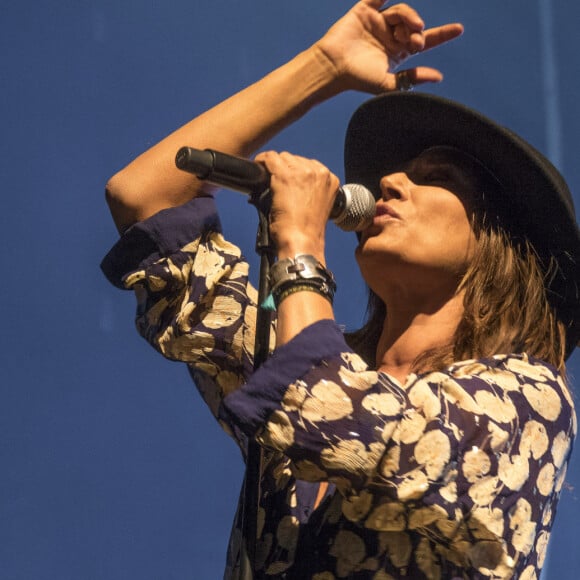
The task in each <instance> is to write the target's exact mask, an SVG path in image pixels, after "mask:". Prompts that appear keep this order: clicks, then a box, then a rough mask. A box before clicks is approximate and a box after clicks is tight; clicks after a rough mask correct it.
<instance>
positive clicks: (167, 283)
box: [102, 198, 576, 580]
mask: <svg viewBox="0 0 580 580" xmlns="http://www.w3.org/2000/svg"><path fill="white" fill-rule="evenodd" d="M102 267H103V270H104V272H105V274H106V275H107V277H108V278H109V280H111V282H113V283H114V284H115V285H117V286H118V287H120V288H127V289H133V290H134V291H135V293H136V295H137V301H138V307H137V328H138V331H139V332H140V334H141V335H142V336H143V337H144V338H145V339H146V340H147V341H149V342H150V343H151V345H152V346H153V347H154V348H156V349H157V350H158V351H159V352H160V353H161V354H163V355H164V356H165V357H167V358H169V359H173V360H177V361H183V362H185V363H187V365H188V368H189V371H190V373H191V375H192V377H193V379H194V381H195V383H196V385H197V387H198V389H199V391H200V392H201V394H202V396H203V398H204V400H205V401H206V403H207V405H208V406H209V408H210V410H211V412H212V413H213V414H214V415H215V416H216V418H217V419H218V420H219V422H220V423H221V425H222V426H223V428H224V429H225V430H226V432H227V433H228V434H230V435H231V436H232V437H233V438H234V439H235V440H236V441H237V443H238V444H239V445H240V447H241V449H242V452H243V451H244V449H245V447H246V442H247V438H250V437H252V438H255V439H256V440H257V441H258V442H259V443H260V444H261V445H262V446H263V447H264V448H265V450H266V455H265V460H264V462H263V469H262V474H261V478H262V485H261V497H260V508H259V521H258V534H259V540H258V545H257V572H256V578H264V579H265V578H288V579H290V578H295V579H300V580H303V579H312V580H334V579H338V578H351V579H373V580H387V579H391V578H405V577H407V578H429V579H439V578H442V579H447V578H521V579H526V580H530V579H534V578H538V577H539V573H540V570H541V568H542V565H543V563H544V558H545V554H546V547H547V544H548V540H549V537H550V529H551V526H552V523H553V520H554V516H555V511H556V504H557V502H558V498H559V494H560V490H561V488H562V484H563V481H564V478H565V475H566V467H567V464H568V458H569V454H570V451H571V447H572V440H573V438H574V435H575V433H576V417H575V413H574V409H573V402H572V399H571V397H570V394H569V391H568V389H567V387H566V385H565V382H564V381H563V379H562V377H561V376H559V374H558V372H557V371H556V370H555V369H554V368H552V367H551V366H550V365H548V364H546V363H544V362H542V361H540V360H535V359H533V358H532V357H529V356H527V355H525V354H509V355H501V356H499V355H498V356H493V357H490V358H488V359H482V360H470V361H462V362H458V363H457V364H454V365H453V366H451V367H449V368H448V369H446V370H445V371H437V372H429V373H426V374H422V375H415V374H412V375H410V376H409V377H408V378H407V380H406V382H405V384H400V383H399V382H397V381H396V380H395V379H393V378H392V377H390V376H389V375H388V374H386V373H382V372H377V371H375V370H373V369H371V368H368V367H367V365H366V364H365V363H364V362H363V361H362V359H361V358H360V357H359V356H358V355H357V354H355V353H354V352H353V351H352V350H351V349H350V348H349V347H348V346H347V344H346V343H345V341H344V339H343V336H342V333H341V331H340V329H339V328H338V327H337V325H336V324H335V323H334V322H331V321H328V320H326V321H321V322H318V323H316V324H313V325H311V326H310V327H308V328H306V329H305V330H304V331H302V332H301V333H300V334H299V335H298V336H297V337H295V338H294V339H293V340H292V341H290V342H289V343H288V344H286V345H284V346H282V347H281V348H278V349H276V350H275V351H274V352H273V354H272V356H271V357H270V358H269V359H268V360H267V361H266V363H265V364H264V365H262V367H260V369H258V370H257V371H256V372H253V370H252V359H253V344H254V327H255V319H256V311H257V305H256V298H257V294H256V291H255V289H254V288H253V287H252V286H251V285H250V283H249V281H248V264H247V262H246V261H245V260H244V259H243V257H242V256H241V254H240V251H239V249H238V248H237V247H235V246H234V245H232V244H230V243H228V242H227V241H226V240H225V239H224V238H223V236H222V234H221V232H220V225H219V220H218V218H217V214H216V211H215V207H214V204H213V200H212V199H211V198H199V199H195V200H193V201H191V202H189V203H188V204H185V205H183V206H181V207H178V208H172V209H168V210H164V211H162V212H160V213H159V214H157V215H155V216H153V217H152V218H150V219H148V220H146V221H144V222H142V223H139V224H136V225H134V226H133V227H132V228H131V229H130V230H128V231H127V232H126V233H125V234H124V236H123V237H122V238H121V239H120V240H119V242H118V243H117V244H116V245H115V247H114V248H113V249H112V250H111V252H109V254H108V255H107V257H106V258H105V260H104V261H103V264H102ZM319 482H328V483H329V485H328V487H327V490H326V493H325V496H324V497H323V499H322V501H321V502H320V504H319V505H318V506H317V507H316V509H314V507H315V500H316V497H317V494H318V492H319ZM239 535H240V534H239V529H238V528H237V524H236V526H234V532H233V534H232V538H231V541H230V548H229V552H228V564H227V570H226V577H229V575H230V574H231V572H232V569H233V568H234V567H235V563H236V558H237V549H238V545H239Z"/></svg>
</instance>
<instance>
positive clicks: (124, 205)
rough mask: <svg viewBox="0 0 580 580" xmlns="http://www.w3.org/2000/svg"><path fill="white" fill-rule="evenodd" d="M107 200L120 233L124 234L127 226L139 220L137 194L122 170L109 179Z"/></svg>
mask: <svg viewBox="0 0 580 580" xmlns="http://www.w3.org/2000/svg"><path fill="white" fill-rule="evenodd" d="M105 200H106V202H107V205H108V206H109V211H110V212H111V217H112V218H113V221H114V222H115V225H116V226H117V229H118V230H119V233H121V234H122V233H123V232H124V231H125V230H126V229H127V228H129V227H130V226H132V225H133V224H134V223H135V222H137V221H139V216H138V211H137V209H138V206H137V203H136V195H135V194H134V193H132V192H131V187H130V184H128V183H127V181H126V179H125V178H124V177H123V173H122V172H120V173H117V174H116V175H114V176H113V177H111V178H110V179H109V181H107V184H106V186H105Z"/></svg>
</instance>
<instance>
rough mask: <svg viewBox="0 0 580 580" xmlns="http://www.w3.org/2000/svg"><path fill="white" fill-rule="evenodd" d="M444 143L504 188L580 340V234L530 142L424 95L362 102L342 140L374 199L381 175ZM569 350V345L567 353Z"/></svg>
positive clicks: (355, 175) (562, 188) (351, 166)
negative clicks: (552, 272) (553, 268)
mask: <svg viewBox="0 0 580 580" xmlns="http://www.w3.org/2000/svg"><path fill="white" fill-rule="evenodd" d="M434 146H449V147H455V148H457V149H460V150H461V151H463V152H465V153H467V154H469V155H471V156H472V157H475V158H476V159H477V160H478V161H479V162H480V163H482V164H483V165H484V166H485V167H486V168H487V169H488V170H489V171H490V172H491V173H492V174H493V175H494V176H495V177H496V179H497V180H498V181H499V182H500V183H501V184H502V186H503V191H504V192H505V199H503V200H499V202H498V203H500V204H502V203H505V206H506V207H509V213H510V215H513V220H512V221H513V224H514V228H517V230H518V235H520V234H521V233H522V232H523V233H524V235H525V236H526V237H527V238H528V239H529V240H530V242H531V243H532V245H533V246H534V248H535V250H536V252H537V253H538V255H539V256H540V258H541V260H542V262H543V263H544V264H548V263H549V261H550V258H551V257H554V258H555V259H556V260H557V262H558V265H559V269H560V271H559V273H558V275H557V276H556V277H555V279H554V280H553V281H552V283H551V284H549V287H548V290H549V294H550V295H551V298H552V299H553V300H552V301H553V304H554V306H555V307H556V311H557V315H558V316H559V318H560V319H561V320H563V321H564V323H565V324H566V325H567V326H568V327H569V331H568V341H569V344H572V343H573V344H574V345H575V344H577V343H578V340H579V339H580V266H579V262H580V233H579V230H578V225H577V223H576V215H575V210H574V203H573V201H572V195H571V194H570V191H569V189H568V187H567V185H566V182H565V181H564V179H563V178H562V176H561V175H560V173H559V172H558V171H557V170H556V168H555V167H554V166H553V165H552V164H551V163H550V162H549V161H548V160H547V159H546V158H545V157H544V156H543V155H542V154H541V153H540V152H538V151H537V150H536V149H535V148H533V147H532V146H531V145H530V144H529V143H527V142H526V141H524V140H523V139H521V138H520V137H519V136H517V135H516V134H515V133H513V132H512V131H510V130H508V129H506V128H505V127H502V126H500V125H498V124H497V123H495V122H494V121H492V120H490V119H488V118H487V117H485V116H483V115H481V114H480V113H478V112H477V111H474V110H473V109H470V108H469V107H466V106H464V105H462V104H460V103H456V102H454V101H451V100H448V99H444V98H442V97H438V96H434V95H429V94H423V93H395V92H393V93H388V94H385V95H381V96H379V97H375V98H373V99H370V100H369V101H366V102H365V103H363V104H362V105H361V106H360V107H359V108H358V109H357V110H356V112H355V113H354V115H353V116H352V118H351V120H350V123H349V126H348V130H347V135H346V141H345V176H346V180H347V182H351V183H362V184H363V185H365V186H366V187H368V188H369V189H370V190H371V191H373V192H374V193H375V195H378V194H379V180H380V178H381V177H382V176H384V175H388V174H389V173H393V172H395V171H398V170H400V169H401V168H402V167H403V165H404V164H405V163H407V162H408V161H410V160H411V159H413V158H414V157H416V156H417V155H419V154H420V153H421V152H422V151H424V150H425V149H428V148H430V147H434ZM568 350H569V351H571V348H569V349H568Z"/></svg>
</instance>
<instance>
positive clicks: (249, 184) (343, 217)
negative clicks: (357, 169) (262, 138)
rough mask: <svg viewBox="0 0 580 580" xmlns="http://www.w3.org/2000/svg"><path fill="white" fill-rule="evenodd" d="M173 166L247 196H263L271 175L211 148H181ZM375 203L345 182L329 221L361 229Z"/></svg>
mask: <svg viewBox="0 0 580 580" xmlns="http://www.w3.org/2000/svg"><path fill="white" fill-rule="evenodd" d="M175 165H176V166H177V167H178V168H179V169H182V170H183V171H187V172H188V173H193V174H194V175H196V176H197V177H198V178H199V179H203V180H206V181H210V182H211V183H214V184H215V185H220V186H222V187H225V188H227V189H233V190H234V191H239V192H241V193H246V194H248V195H252V194H259V193H263V192H264V191H266V189H268V187H269V186H270V173H269V172H268V170H267V169H266V168H265V167H264V166H263V165H262V164H261V163H257V162H255V161H250V160H249V159H243V158H242V157H235V156H234V155H228V154H226V153H220V152H219V151H214V150H212V149H204V150H201V149H193V148H192V147H182V148H181V149H180V150H179V151H178V152H177V155H176V156H175ZM375 203H376V201H375V198H374V196H373V194H372V193H371V192H370V191H369V190H368V189H367V188H366V187H365V186H364V185H360V184H358V183H347V184H346V185H343V186H342V187H340V188H339V189H338V191H337V193H336V198H335V200H334V205H333V207H332V211H331V212H330V219H332V220H333V221H334V223H335V224H336V225H337V226H338V227H339V228H341V229H342V230H344V231H346V232H358V231H361V230H364V229H365V228H366V227H367V226H369V225H370V223H371V222H372V220H373V218H374V216H375Z"/></svg>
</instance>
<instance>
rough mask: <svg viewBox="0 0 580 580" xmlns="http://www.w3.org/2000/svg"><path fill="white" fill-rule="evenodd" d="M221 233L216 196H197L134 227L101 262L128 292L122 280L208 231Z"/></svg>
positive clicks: (109, 274) (116, 281)
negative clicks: (214, 197) (129, 273)
mask: <svg viewBox="0 0 580 580" xmlns="http://www.w3.org/2000/svg"><path fill="white" fill-rule="evenodd" d="M210 230H211V231H214V232H216V231H217V232H221V224H220V221H219V217H218V214H217V210H216V206H215V201H214V199H213V197H197V198H195V199H192V200H191V201H189V202H187V203H186V204H184V205H181V206H178V207H172V208H169V209H165V210H162V211H160V212H159V213H156V214H155V215H154V216H152V217H150V218H149V219H146V220H144V221H142V222H138V223H136V224H135V225H133V226H131V227H130V228H129V229H128V230H127V231H126V232H125V233H124V234H123V235H122V236H121V239H120V240H119V241H118V242H117V243H116V244H115V245H114V246H113V247H112V248H111V251H110V252H109V253H108V254H107V255H106V256H105V258H104V259H103V261H102V262H101V269H102V271H103V273H104V274H105V276H106V277H107V279H108V280H109V282H111V284H113V285H115V286H116V287H117V288H121V289H122V290H123V289H125V286H124V284H123V278H124V276H125V275H126V274H127V272H134V271H135V270H138V269H140V268H143V267H146V266H147V265H148V264H152V263H153V262H155V261H157V260H159V259H160V258H163V257H166V256H169V255H171V254H172V253H174V252H175V251H177V250H179V249H180V248H182V247H183V246H185V245H186V244H189V243H191V241H192V240H195V239H196V238H198V237H199V236H200V235H202V234H204V233H205V232H207V231H210Z"/></svg>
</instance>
